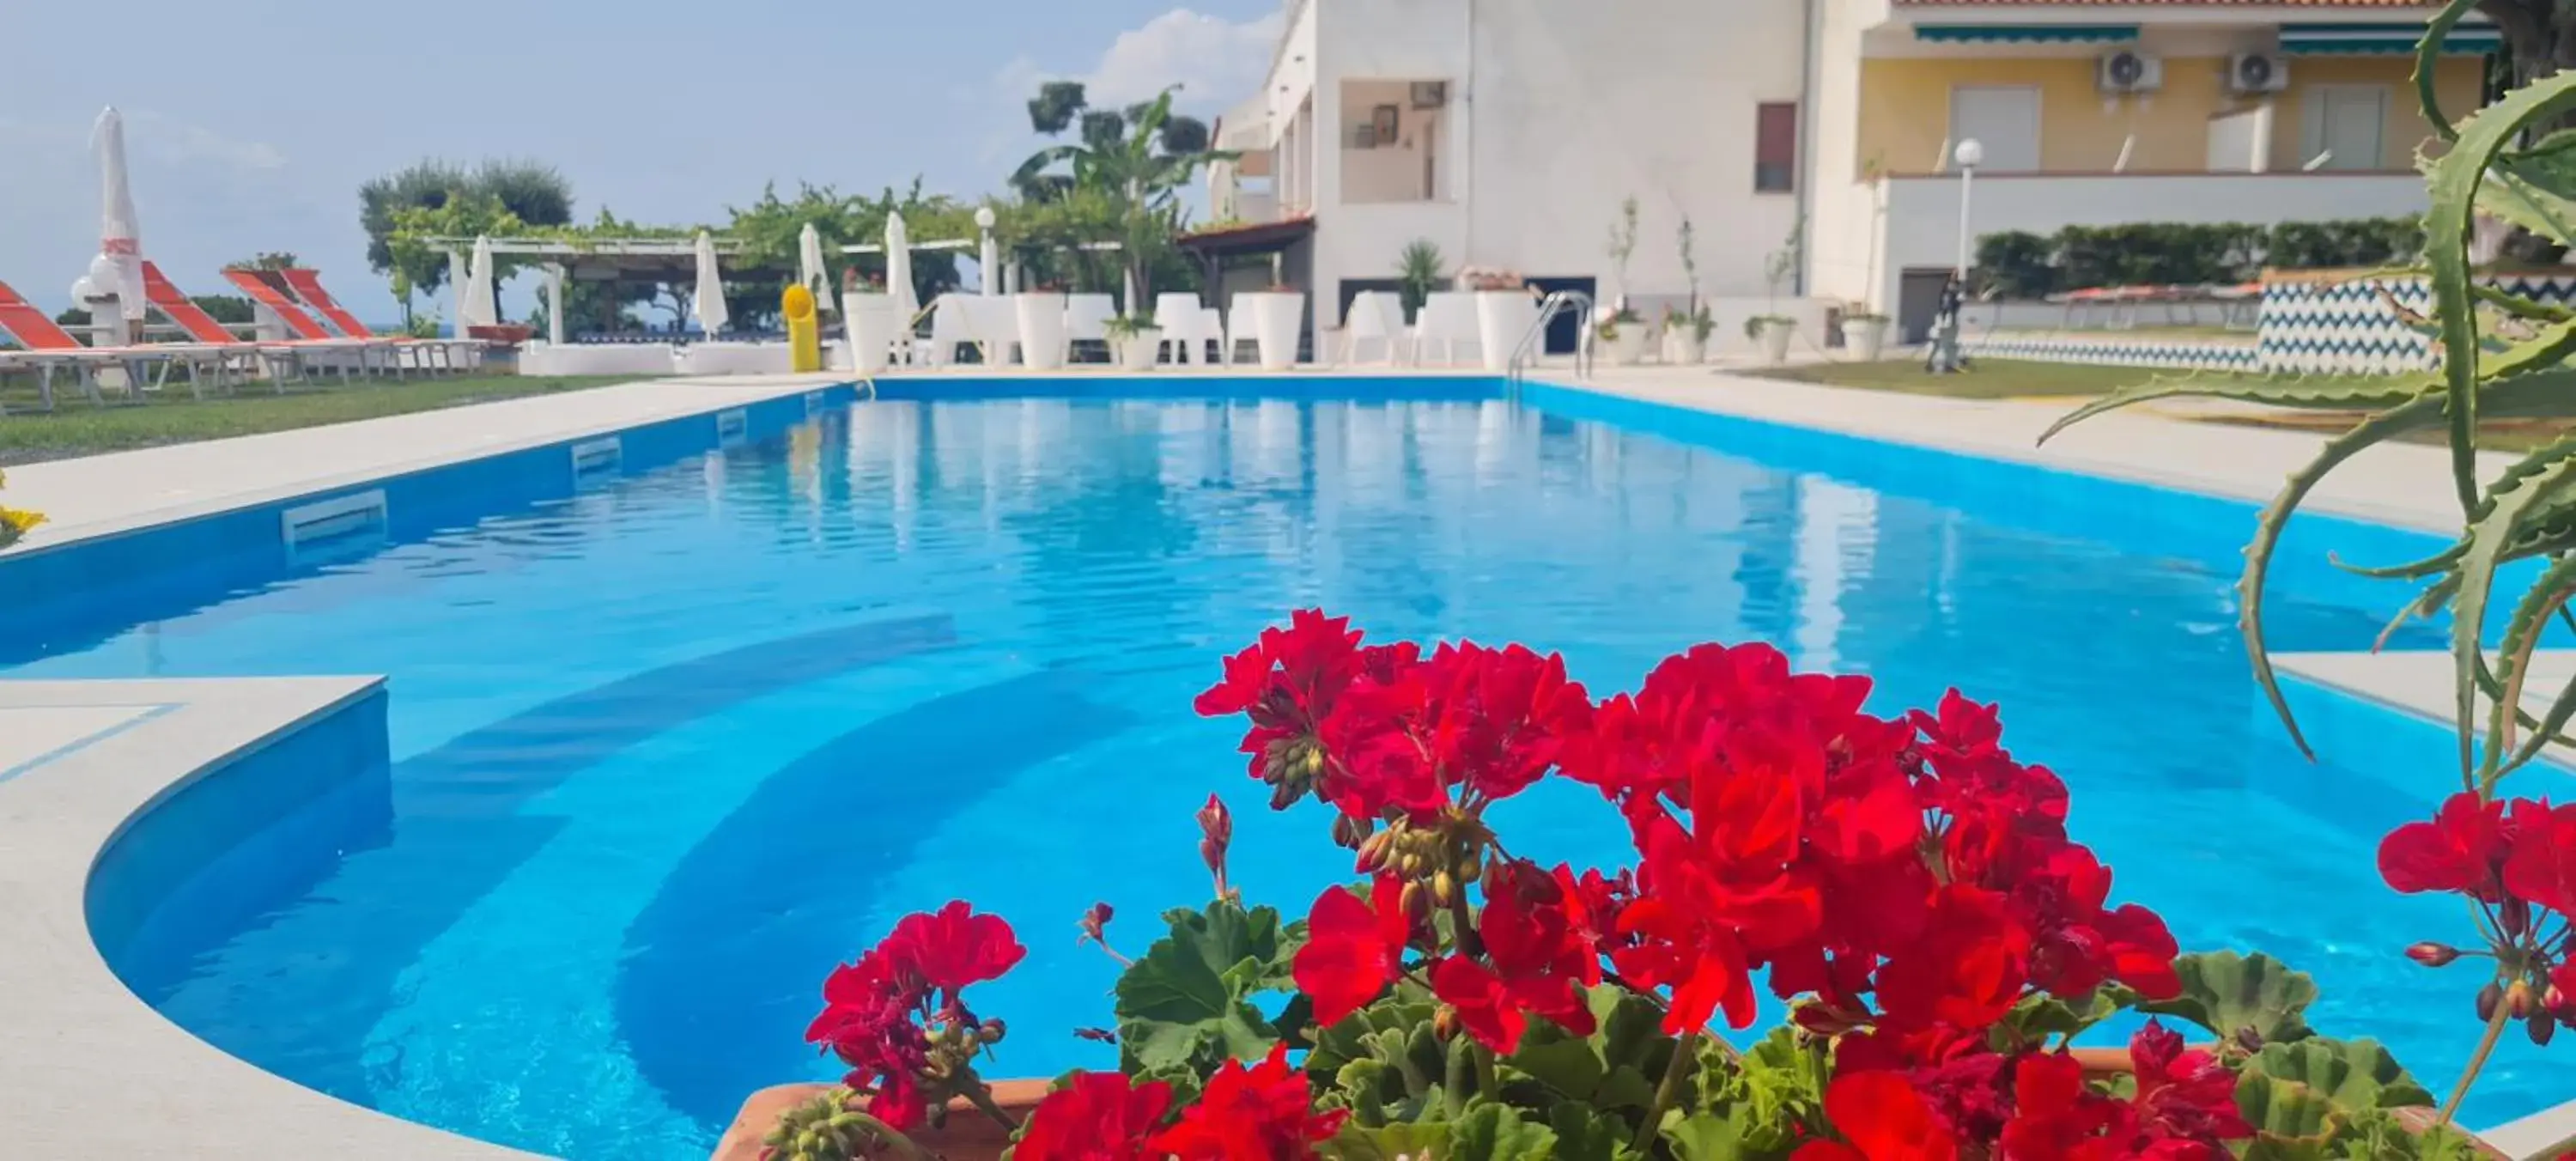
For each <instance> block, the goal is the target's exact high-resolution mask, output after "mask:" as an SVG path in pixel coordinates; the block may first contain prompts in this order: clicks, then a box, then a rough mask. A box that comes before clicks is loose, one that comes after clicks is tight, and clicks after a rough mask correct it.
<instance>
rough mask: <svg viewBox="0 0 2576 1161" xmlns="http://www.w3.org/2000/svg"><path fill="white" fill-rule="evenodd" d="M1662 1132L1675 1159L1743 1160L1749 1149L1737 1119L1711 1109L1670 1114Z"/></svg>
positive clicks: (1680, 1160)
mask: <svg viewBox="0 0 2576 1161" xmlns="http://www.w3.org/2000/svg"><path fill="white" fill-rule="evenodd" d="M1663 1136H1664V1144H1666V1145H1669V1146H1671V1147H1672V1152H1673V1157H1674V1159H1675V1161H1740V1159H1741V1158H1743V1157H1745V1156H1746V1155H1747V1154H1748V1153H1749V1150H1747V1149H1746V1148H1745V1146H1744V1138H1743V1136H1742V1134H1740V1133H1738V1132H1737V1131H1736V1127H1735V1124H1734V1122H1731V1121H1729V1120H1727V1119H1726V1118H1724V1117H1720V1116H1717V1115H1715V1114H1711V1113H1701V1114H1699V1115H1698V1116H1694V1117H1676V1116H1667V1117H1665V1118H1664V1130H1663Z"/></svg>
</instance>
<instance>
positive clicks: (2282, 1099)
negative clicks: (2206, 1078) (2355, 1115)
mask: <svg viewBox="0 0 2576 1161" xmlns="http://www.w3.org/2000/svg"><path fill="white" fill-rule="evenodd" d="M2236 1109H2237V1111H2238V1112H2240V1113H2242V1114H2244V1116H2245V1123H2246V1124H2249V1125H2252V1126H2253V1127H2254V1140H2253V1142H2252V1143H2251V1144H2250V1145H2248V1146H2247V1148H2246V1152H2245V1156H2246V1157H2248V1158H2256V1159H2258V1161H2324V1159H2325V1158H2326V1157H2328V1156H2329V1155H2330V1154H2329V1153H2328V1152H2327V1149H2328V1146H2329V1145H2331V1144H2332V1143H2333V1141H2334V1138H2335V1136H2336V1135H2337V1134H2338V1133H2340V1132H2342V1131H2343V1129H2344V1120H2343V1119H2342V1118H2341V1117H2338V1116H2337V1115H2336V1114H2335V1107H2334V1105H2333V1104H2332V1103H2331V1102H2329V1101H2327V1100H2326V1099H2325V1098H2324V1097H2321V1096H2318V1095H2317V1094H2316V1093H2315V1092H2313V1091H2311V1090H2310V1089H2309V1088H2308V1087H2307V1086H2305V1085H2301V1084H2294V1083H2291V1082H2289V1081H2285V1080H2280V1079H2277V1078H2275V1077H2270V1076H2265V1075H2264V1074H2262V1073H2259V1072H2247V1073H2245V1074H2244V1075H2243V1076H2241V1077H2239V1078H2237V1081H2236Z"/></svg>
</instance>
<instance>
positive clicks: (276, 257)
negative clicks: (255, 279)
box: [224, 250, 304, 270]
mask: <svg viewBox="0 0 2576 1161" xmlns="http://www.w3.org/2000/svg"><path fill="white" fill-rule="evenodd" d="M302 265H304V263H303V262H301V261H299V260H298V259H297V258H296V257H295V253H294V251H291V250H262V251H260V252H259V253H257V254H253V255H251V256H250V257H248V258H244V259H242V260H241V261H239V262H234V263H231V264H229V265H227V266H225V267H224V269H226V270H293V269H296V268H297V267H300V266H302Z"/></svg>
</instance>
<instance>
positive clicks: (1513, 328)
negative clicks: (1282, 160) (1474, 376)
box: [1476, 290, 1538, 371]
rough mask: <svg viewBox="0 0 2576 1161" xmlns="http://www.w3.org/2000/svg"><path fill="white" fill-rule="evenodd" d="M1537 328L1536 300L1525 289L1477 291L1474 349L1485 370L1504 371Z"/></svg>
mask: <svg viewBox="0 0 2576 1161" xmlns="http://www.w3.org/2000/svg"><path fill="white" fill-rule="evenodd" d="M1536 325H1538V300H1537V299H1535V298H1532V297H1530V294H1529V292H1528V291H1526V290H1479V291H1477V292H1476V349H1477V350H1478V351H1479V352H1481V353H1483V355H1484V357H1485V369H1486V370H1488V371H1502V370H1507V369H1509V368H1510V367H1511V365H1512V352H1513V351H1514V350H1515V349H1516V348H1518V347H1519V346H1520V343H1521V339H1523V338H1524V337H1526V336H1528V334H1529V331H1530V328H1531V327H1533V326H1536Z"/></svg>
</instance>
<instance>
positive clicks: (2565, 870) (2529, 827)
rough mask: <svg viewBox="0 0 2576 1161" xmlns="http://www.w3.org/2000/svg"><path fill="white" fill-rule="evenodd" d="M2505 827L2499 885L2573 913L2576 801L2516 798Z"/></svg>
mask: <svg viewBox="0 0 2576 1161" xmlns="http://www.w3.org/2000/svg"><path fill="white" fill-rule="evenodd" d="M2508 829H2509V831H2510V833H2509V835H2508V841H2509V842H2510V843H2511V844H2512V848H2511V852H2510V853H2509V854H2508V855H2507V856H2506V857H2505V864H2504V885H2505V889H2506V890H2507V891H2510V892H2512V893H2513V896H2514V897H2515V898H2517V899H2521V900H2523V901H2524V902H2527V903H2530V904H2531V905H2532V906H2535V907H2546V908H2548V909H2550V910H2552V911H2555V912H2558V913H2559V914H2561V915H2569V916H2576V804H2570V805H2567V806H2560V807H2552V806H2550V805H2549V800H2548V799H2545V798H2544V799H2540V800H2538V801H2533V800H2530V799H2522V800H2519V801H2516V802H2515V803H2514V804H2513V823H2512V825H2511V826H2510V827H2509V828H2508ZM2392 837H2393V836H2392Z"/></svg>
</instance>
